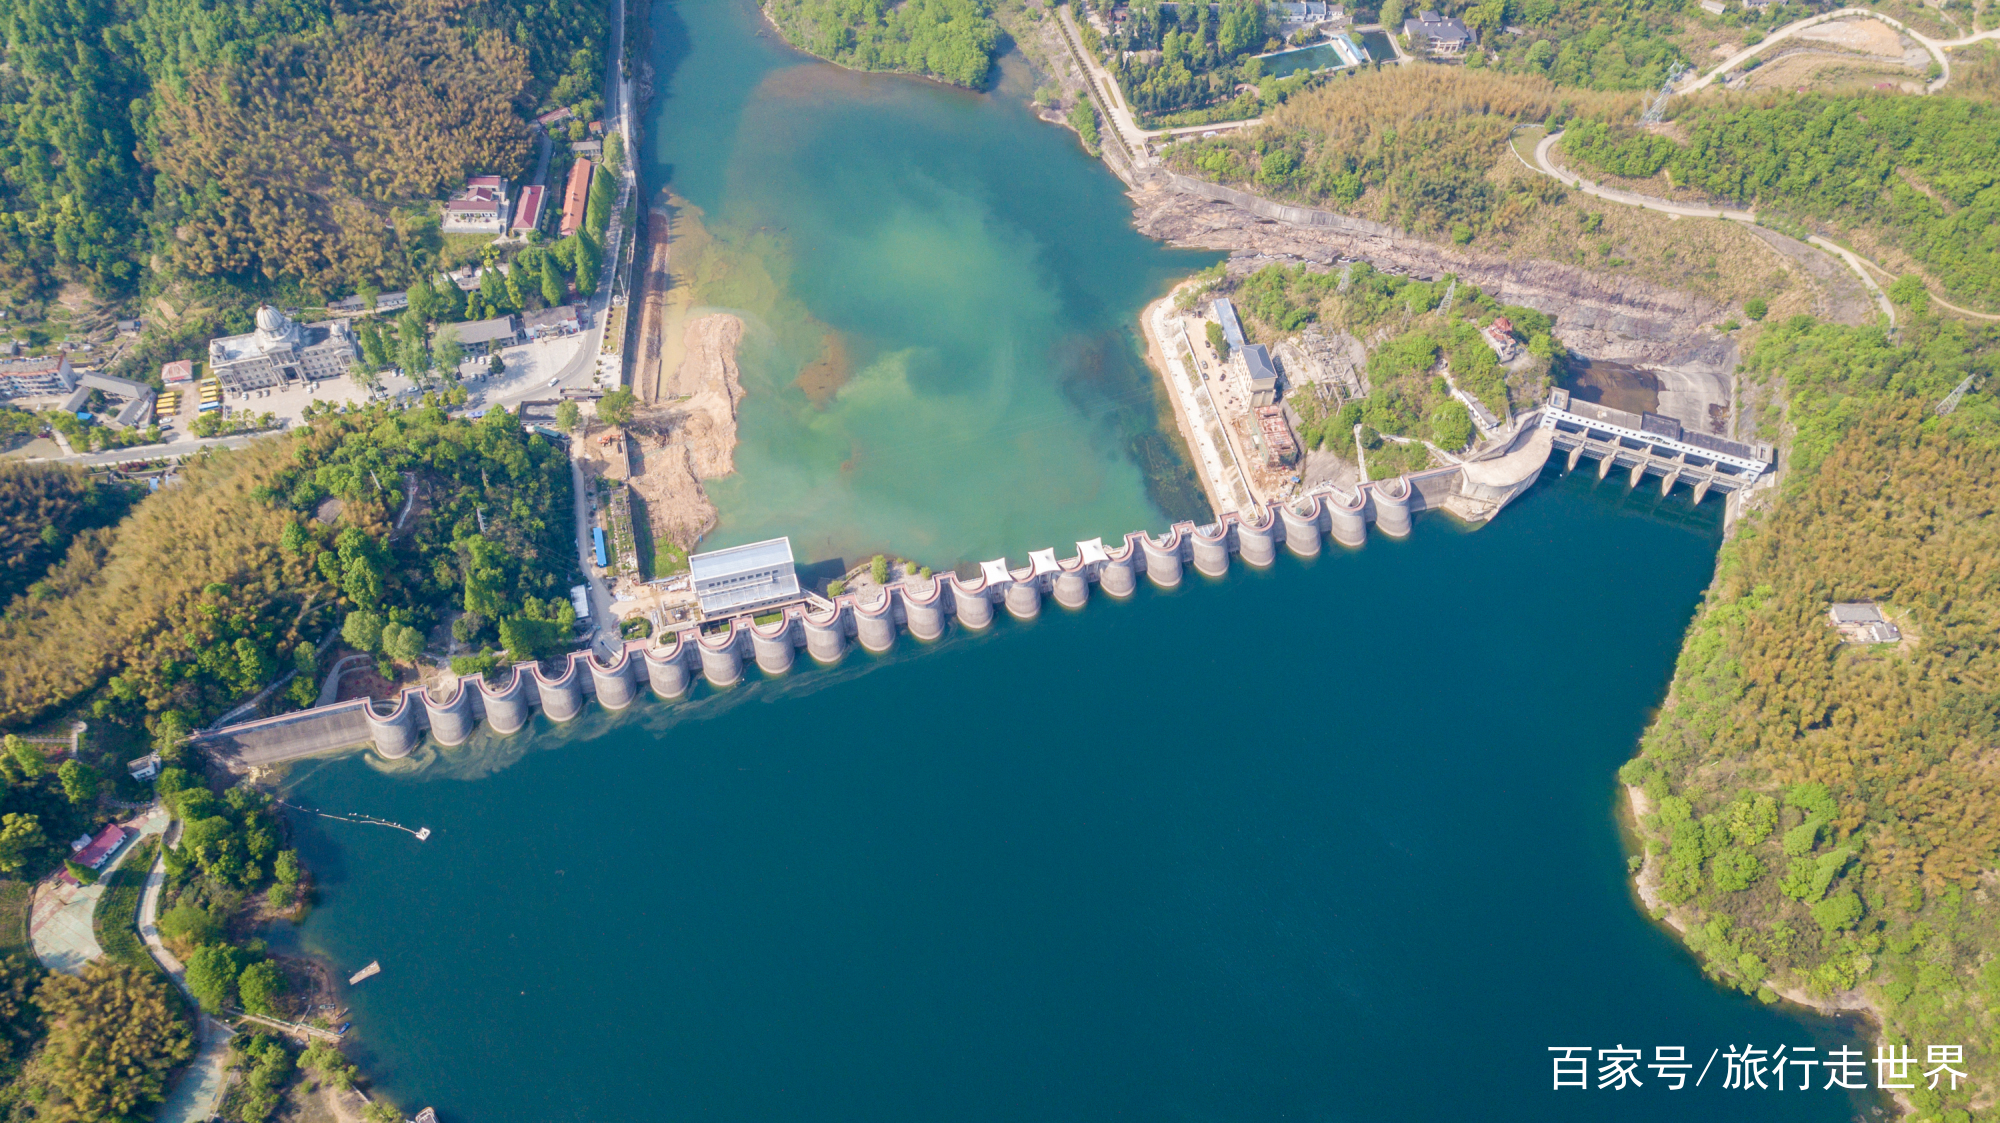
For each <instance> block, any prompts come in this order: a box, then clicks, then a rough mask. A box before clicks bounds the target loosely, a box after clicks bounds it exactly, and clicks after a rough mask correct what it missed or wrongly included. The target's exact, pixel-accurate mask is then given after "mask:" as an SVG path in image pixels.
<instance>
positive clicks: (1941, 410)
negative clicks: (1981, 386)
mask: <svg viewBox="0 0 2000 1123" xmlns="http://www.w3.org/2000/svg"><path fill="white" fill-rule="evenodd" d="M1977 377H1979V376H1978V375H1976V374H1968V375H1966V376H1965V379H1964V381H1962V382H1960V383H1959V384H1958V385H1957V387H1955V388H1954V389H1953V390H1952V392H1951V393H1949V394H1946V395H1945V396H1944V401H1941V402H1939V403H1938V404H1937V414H1938V416H1939V417H1949V416H1950V415H1951V411H1952V410H1955V409H1957V408H1958V403H1960V402H1962V401H1964V400H1965V392H1966V391H1967V390H1970V389H1972V380H1973V379H1975V378H1977Z"/></svg>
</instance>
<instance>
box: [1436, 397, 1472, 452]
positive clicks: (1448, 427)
mask: <svg viewBox="0 0 2000 1123" xmlns="http://www.w3.org/2000/svg"><path fill="white" fill-rule="evenodd" d="M1431 440H1432V441H1434V442H1436V443H1437V446H1438V447H1439V448H1442V449H1445V450H1447V451H1450V452H1457V451H1458V450H1459V449H1462V448H1464V447H1465V446H1466V445H1469V444H1471V443H1472V413H1471V412H1470V411H1469V410H1467V409H1466V408H1465V406H1464V404H1463V403H1461V402H1457V401H1447V402H1445V403H1443V404H1442V405H1440V406H1438V407H1437V409H1435V410H1433V411H1431Z"/></svg>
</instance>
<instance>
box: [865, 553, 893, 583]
mask: <svg viewBox="0 0 2000 1123" xmlns="http://www.w3.org/2000/svg"><path fill="white" fill-rule="evenodd" d="M868 576H870V577H872V578H874V579H875V583H876V584H877V585H884V584H887V583H888V581H889V559H888V558H886V557H883V556H882V555H881V554H876V555H875V556H874V557H873V558H871V559H870V560H869V562H868Z"/></svg>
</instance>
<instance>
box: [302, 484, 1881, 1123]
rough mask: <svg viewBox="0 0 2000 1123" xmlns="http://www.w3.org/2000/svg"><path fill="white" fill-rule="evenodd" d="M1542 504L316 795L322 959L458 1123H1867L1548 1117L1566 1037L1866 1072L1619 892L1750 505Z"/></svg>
mask: <svg viewBox="0 0 2000 1123" xmlns="http://www.w3.org/2000/svg"><path fill="white" fill-rule="evenodd" d="M1548 476H1549V477H1550V478H1548V479H1545V480H1544V482H1543V484H1542V485H1541V486H1539V487H1537V488H1536V489H1535V490H1533V491H1531V492H1529V493H1528V494H1527V495H1526V496H1525V497H1524V498H1522V499H1521V500H1520V501H1519V502H1517V503H1516V504H1515V505H1514V506H1513V507H1511V508H1510V509H1509V510H1508V511H1507V512H1506V513H1505V515H1504V516H1503V517H1502V518H1501V519H1500V520H1499V521H1498V522H1496V523H1494V524H1493V525H1492V526H1490V527H1488V528H1486V529H1483V530H1480V531H1478V532H1477V533H1471V534H1468V533H1464V532H1462V531H1460V530H1458V529H1456V528H1455V527H1454V525H1453V524H1451V523H1450V522H1448V521H1446V520H1444V519H1442V518H1436V517H1426V518H1423V519H1420V520H1419V523H1418V526H1417V530H1416V533H1415V534H1414V535H1413V536H1412V537H1411V538H1410V539H1409V540H1407V541H1404V542H1395V541H1388V540H1384V539H1382V538H1379V537H1378V538H1374V539H1371V540H1370V542H1369V543H1368V545H1367V546H1366V547H1365V548H1364V549H1363V550H1361V551H1359V552H1358V553H1352V554H1350V553H1332V554H1328V555H1325V556H1323V557H1321V558H1320V559H1318V560H1316V561H1314V562H1310V563H1301V562H1298V561H1295V560H1291V559H1289V558H1284V559H1281V560H1280V561H1279V563H1278V564H1277V565H1276V566H1274V567H1273V568H1272V569H1271V570H1270V571H1268V572H1252V571H1248V570H1245V569H1244V568H1242V567H1241V566H1238V567H1237V568H1236V569H1235V571H1233V572H1232V574H1231V575H1230V576H1229V577H1228V578H1227V579H1225V580H1223V581H1221V582H1219V583H1211V582H1206V581H1203V580H1201V579H1199V578H1196V577H1194V575H1193V571H1192V570H1191V569H1190V571H1189V576H1190V581H1189V583H1188V584H1187V585H1185V586H1184V587H1183V588H1182V589H1180V590H1179V591H1176V592H1173V593H1165V594H1162V593H1155V592H1150V591H1142V592H1141V594H1140V595H1139V596H1138V597H1136V598H1135V599H1134V600H1133V601H1132V602H1130V603H1123V604H1120V603H1112V602H1108V601H1106V600H1104V599H1103V598H1099V599H1098V600H1097V601H1095V602H1093V603H1092V604H1091V606H1090V607H1089V608H1088V609H1087V610H1085V611H1083V612H1081V613H1078V614H1070V613H1064V612H1061V611H1058V610H1056V609H1054V608H1053V606H1051V608H1050V610H1049V611H1048V612H1047V613H1046V614H1045V615H1044V616H1043V617H1042V618H1041V619H1040V620H1039V621H1037V622H1035V623H1032V624H1027V625H1021V624H1016V623H1012V622H1008V621H1006V620H1004V619H1003V620H1002V621H1001V622H999V623H998V624H996V625H995V627H994V628H993V629H992V630H991V631H990V632H988V633H986V634H980V635H962V634H958V633H952V634H951V635H950V636H949V638H947V639H946V640H945V641H943V642H940V643H938V644H935V645H931V646H922V645H918V644H916V643H914V642H912V641H909V640H908V639H907V638H905V639H904V640H902V641H901V642H900V643H899V646H898V647H897V648H896V650H895V651H893V652H892V653H891V654H889V655H888V656H886V657H882V658H875V657H870V656H868V655H866V654H864V653H861V652H855V653H853V654H851V655H850V656H849V657H848V659H847V661H846V662H845V663H844V664H843V665H842V666H840V667H839V668H838V669H835V670H831V671H827V670H802V671H801V672H800V673H798V674H795V675H793V676H791V677H789V678H786V679H783V680H778V681H767V682H755V683H752V684H750V685H748V686H747V687H744V688H738V689H735V690H732V691H729V692H726V693H723V694H715V693H712V692H707V691H704V692H703V694H702V696H700V697H699V698H697V699H696V700H694V701H692V702H690V703H687V704H682V705H678V706H666V705H663V704H660V703H657V702H654V701H652V700H650V699H648V700H643V701H641V702H640V703H638V704H637V705H636V706H635V707H634V709H633V710H631V711H628V712H627V714H626V715H624V716H622V717H606V716H604V715H601V714H597V713H594V712H593V714H592V716H590V717H589V718H587V719H584V720H582V721H580V722H579V723H578V724H576V725H574V726H572V727H568V728H563V729H551V728H549V727H548V726H547V725H546V723H542V724H540V725H538V726H537V727H535V728H534V730H533V731H532V732H530V733H526V734H523V735H521V736H518V737H515V738H511V739H506V740H498V741H490V742H486V743H483V744H478V745H473V746H468V747H466V748H463V749H456V750H451V751H449V752H446V753H445V754H443V755H442V756H437V755H433V754H429V753H426V754H423V757H424V759H422V760H421V761H419V762H418V763H417V764H416V765H415V766H413V767H409V768H407V769H403V770H399V771H397V772H395V773H387V772H383V771H378V770H377V768H376V767H375V766H372V765H370V764H369V763H367V762H366V761H364V760H363V759H361V758H358V757H349V758H345V759H341V760H336V761H332V762H328V763H324V764H319V765H314V766H308V767H306V768H302V769H301V770H300V771H299V772H298V773H296V774H295V776H294V777H293V785H292V786H293V787H294V789H295V793H296V795H295V798H297V799H299V800H300V801H302V802H306V803H309V804H312V805H317V806H325V807H330V808H335V809H340V810H358V811H364V812H366V813H368V814H372V815H379V816H382V817H384V818H388V819H392V820H395V821H398V822H403V823H408V824H411V825H418V824H421V825H426V826H429V827H430V828H432V830H433V831H435V832H436V833H435V834H434V835H433V836H432V837H431V839H430V840H429V841H427V842H422V843H419V842H417V841H415V840H414V839H412V838H411V837H410V836H409V835H407V834H404V833H401V832H399V831H393V830H386V829H382V828H371V827H363V826H356V825H351V824H346V823H338V822H328V821H326V820H323V819H299V820H297V821H296V822H295V823H294V827H295V829H296V832H297V835H298V840H299V845H300V846H301V848H302V849H303V851H304V852H305V856H306V858H307V860H308V862H309V864H310V865H311V867H312V868H313V869H314V870H315V871H317V872H318V873H319V875H320V877H321V890H320V892H321V904H320V906H319V908H318V909H317V910H315V911H314V913H313V914H312V916H311V918H310V920H309V921H308V922H307V924H306V926H305V928H304V929H303V930H302V932H301V933H299V934H298V936H297V941H298V942H300V943H302V944H303V945H304V946H306V947H308V948H310V949H313V950H316V951H319V952H321V953H323V954H325V955H327V956H328V957H329V958H330V959H331V960H332V962H333V963H334V964H335V965H336V966H337V968H338V969H339V970H340V971H343V972H344V971H348V970H352V969H354V968H357V967H360V966H361V965H363V964H365V963H367V962H368V961H370V960H375V959H379V960H380V961H381V963H382V967H383V971H382V974H381V975H380V976H378V977H376V978H374V979H371V980H369V981H367V982H365V983H363V984H362V985H361V986H359V987H357V988H355V990H354V991H353V992H352V998H353V1003H354V1019H355V1023H356V1025H357V1027H358V1032H357V1034H356V1037H357V1039H358V1042H357V1043H358V1044H359V1045H360V1046H361V1047H362V1050H363V1052H364V1053H366V1054H367V1061H368V1064H369V1066H370V1068H371V1071H374V1072H377V1073H380V1074H381V1075H382V1077H383V1079H384V1084H385V1086H386V1088H387V1089H388V1090H389V1091H390V1092H391V1093H392V1094H393V1095H394V1096H396V1097H397V1098H398V1099H399V1100H400V1101H401V1102H403V1103H404V1104H406V1105H409V1106H414V1105H415V1104H418V1103H435V1104H437V1105H439V1107H440V1108H441V1110H442V1111H443V1113H444V1115H443V1117H444V1118H445V1119H447V1120H448V1121H450V1123H464V1121H482V1123H483V1121H496V1123H501V1121H505V1123H513V1121H523V1120H655V1119H665V1120H680V1119H705V1120H714V1121H717V1123H771V1121H773V1120H788V1121H795V1123H834V1121H840V1123H935V1121H938V1120H954V1121H964V1123H989V1121H990V1123H1020V1121H1022V1120H1076V1121H1078V1123H1085V1121H1088V1123H1102V1121H1104V1120H1110V1119H1134V1120H1278V1119H1303V1120H1348V1119H1352V1120H1405V1119H1408V1120H1417V1119H1423V1120H1433V1119H1436V1120H1473V1119H1478V1120H1510V1121H1511V1120H1519V1121H1523V1123H1528V1121H1533V1123H1544V1121H1549V1120H1702V1121H1709V1120H1744V1121H1752V1120H1754V1121H1758V1123H1771V1121H1785V1120H1827V1121H1831V1120H1839V1119H1846V1118H1850V1117H1851V1116H1852V1115H1853V1114H1854V1113H1855V1112H1857V1111H1862V1110H1865V1109H1866V1108H1867V1107H1868V1106H1871V1105H1864V1104H1859V1103H1855V1102H1852V1101H1849V1100H1847V1099H1845V1098H1842V1096H1841V1094H1840V1093H1837V1092H1824V1091H1812V1092H1798V1091H1788V1092H1785V1093H1782V1094H1780V1093H1778V1092H1777V1091H1775V1090H1767V1091H1762V1092H1758V1091H1751V1092H1742V1091H1737V1090H1724V1089H1723V1088H1721V1087H1719V1086H1718V1085H1719V1081H1720V1080H1721V1079H1722V1077H1723V1071H1724V1062H1722V1061H1717V1062H1716V1068H1715V1071H1713V1072H1711V1073H1710V1074H1709V1076H1708V1077H1707V1078H1706V1080H1705V1082H1704V1084H1703V1086H1702V1087H1701V1088H1700V1089H1694V1088H1689V1089H1685V1090H1683V1091H1680V1092H1672V1091H1668V1090H1666V1089H1665V1088H1663V1087H1662V1086H1661V1085H1660V1084H1659V1082H1658V1081H1657V1080H1654V1079H1653V1078H1652V1076H1651V1073H1650V1072H1644V1071H1643V1070H1642V1074H1641V1075H1642V1076H1643V1077H1644V1078H1645V1079H1646V1084H1645V1086H1644V1087H1643V1088H1640V1089H1636V1090H1631V1089H1628V1090H1626V1091H1623V1092H1612V1091H1598V1090H1595V1089H1593V1090H1590V1091H1575V1090H1565V1091H1563V1092H1561V1093H1556V1092H1554V1091H1552V1090H1551V1089H1550V1083H1551V1080H1550V1065H1549V1060H1548V1053H1547V1052H1546V1050H1547V1048H1548V1047H1549V1046H1551V1045H1592V1046H1598V1047H1604V1048H1610V1047H1613V1046H1617V1045H1621V1044H1622V1045H1628V1046H1638V1047H1642V1048H1644V1049H1646V1050H1647V1051H1648V1054H1649V1057H1650V1053H1651V1050H1652V1049H1653V1048H1654V1047H1655V1046H1659V1045H1681V1046H1684V1047H1685V1048H1686V1049H1687V1052H1688V1054H1689V1055H1690V1056H1694V1057H1697V1058H1698V1059H1706V1058H1707V1057H1708V1056H1709V1053H1710V1050H1711V1049H1721V1048H1726V1047H1728V1046H1730V1045H1738V1046H1741V1045H1744V1044H1749V1043H1755V1044H1757V1045H1761V1046H1764V1047H1767V1048H1769V1047H1774V1046H1777V1045H1780V1044H1789V1045H1792V1046H1794V1047H1796V1046H1799V1045H1817V1046H1819V1047H1821V1048H1826V1047H1829V1046H1836V1045H1838V1044H1840V1043H1842V1042H1847V1041H1852V1040H1854V1039H1853V1038H1851V1037H1850V1036H1848V1034H1849V1032H1850V1030H1851V1027H1850V1026H1844V1025H1841V1024H1838V1023H1832V1022H1826V1021H1822V1020H1818V1019H1813V1020H1810V1021H1807V1020H1801V1019H1799V1018H1795V1017H1792V1016H1789V1015H1788V1014H1786V1013H1784V1012H1781V1011H1777V1010H1773V1009H1771V1008H1768V1007H1764V1006H1761V1005H1759V1004H1758V1003H1757V1002H1756V1001H1754V1000H1751V999H1747V998H1743V997H1741V996H1737V995H1733V994H1726V993H1723V992H1721V991H1719V990H1717V989H1716V988H1715V987H1713V986H1712V985H1711V984H1710V983H1709V982H1708V981H1706V980H1705V979H1704V978H1703V977H1702V975H1701V973H1700V971H1699V970H1698V968H1697V966H1696V965H1695V964H1694V963H1693V962H1692V961H1691V960H1690V958H1689V957H1688V956H1687V955H1686V954H1685V953H1684V952H1682V951H1681V950H1680V949H1679V947H1678V946H1677V945H1676V944H1675V943H1674V942H1673V941H1672V940H1671V939H1670V938H1669V936H1668V935H1667V934H1666V933H1663V932H1661V931H1660V930H1658V929H1657V928H1656V927H1655V926H1654V925H1653V924H1652V923H1650V922H1649V921H1648V920H1647V919H1646V918H1645V917H1644V915H1643V914H1642V913H1641V911H1640V910H1639V908H1638V907H1637V906H1636V905H1635V904H1634V902H1633V901H1632V900H1631V898H1630V896H1629V894H1628V890H1627V882H1626V871H1625V858H1624V852H1623V850H1622V848H1621V846H1620V843H1619V836H1618V830H1617V825H1616V823H1615V820H1614V816H1613V808H1614V804H1615V799H1616V792H1615V774H1616V771H1617V768H1618V766H1619V765H1620V764H1621V763H1622V762H1623V761H1624V760H1625V759H1626V758H1627V756H1628V755H1629V754H1630V752H1631V750H1632V746H1633V744H1634V741H1635V739H1636V738H1637V736H1638V735H1639V733H1640V730H1641V729H1642V728H1643V726H1644V724H1645V721H1646V716H1647V713H1648V710H1649V708H1650V707H1653V706H1655V705H1657V704H1658V703H1659V701H1660V698H1661V697H1662V694H1663V692H1664V690H1665V687H1666V682H1667V677H1668V674H1669V670H1670V668H1671V666H1672V663H1673V659H1674V653H1675V650H1676V647H1677V644H1678V642H1679V638H1680V634H1681V631H1682V629H1683V627H1684V626H1685V624H1686V622H1687V620H1688V618H1689V615H1690V613H1691V612H1692V610H1693V608H1694V605H1695V603H1696V601H1697V598H1698V597H1699V595H1700V591H1701V589H1702V588H1703V586H1704V585H1705V583H1706V582H1707V580H1708V576H1709V571H1710V567H1711V565H1712V563H1713V558H1714V550H1715V546H1716V542H1717V531H1716V525H1715V517H1716V515H1717V514H1718V511H1719V508H1718V507H1717V506H1715V505H1714V504H1711V505H1709V506H1708V507H1706V508H1703V509H1701V510H1700V511H1698V512H1690V510H1689V508H1687V506H1686V501H1685V499H1684V498H1679V497H1677V498H1675V499H1672V500H1668V501H1665V503H1664V504H1662V502H1661V501H1660V500H1659V499H1658V498H1657V496H1656V495H1654V494H1652V491H1651V489H1643V490H1641V491H1639V492H1637V493H1631V492H1627V491H1626V490H1625V488H1624V487H1623V486H1621V485H1620V483H1619V481H1617V480H1613V481H1609V482H1608V483H1603V484H1601V483H1599V482H1598V481H1597V480H1596V479H1595V474H1594V473H1592V472H1589V471H1585V472H1583V473H1580V474H1579V475H1576V476H1571V477H1567V478H1556V474H1555V473H1554V472H1553V471H1552V472H1550V473H1548Z"/></svg>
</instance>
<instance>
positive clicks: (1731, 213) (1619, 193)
mask: <svg viewBox="0 0 2000 1123" xmlns="http://www.w3.org/2000/svg"><path fill="white" fill-rule="evenodd" d="M1561 139H1562V133H1560V132H1554V133H1550V134H1549V135H1547V136H1545V137H1543V138H1542V139H1541V142H1540V143H1539V144H1537V145H1535V159H1534V161H1533V162H1532V163H1531V162H1529V161H1527V160H1525V159H1521V152H1520V149H1518V148H1515V147H1514V145H1513V144H1512V143H1509V144H1508V145H1507V147H1508V148H1509V149H1510V150H1512V151H1513V153H1514V158H1515V159H1517V160H1521V162H1522V163H1523V164H1526V165H1527V166H1528V167H1529V168H1531V169H1533V170H1534V171H1538V172H1540V173H1542V174H1543V175H1546V176H1552V177H1554V178H1555V179H1557V180H1560V181H1561V182H1563V183H1564V184H1567V185H1569V186H1571V187H1574V188H1576V189H1577V190H1578V191H1581V192H1583V193H1584V194H1586V195H1594V196H1596V197H1597V198H1599V199H1605V200H1608V201H1610V202H1613V203H1622V204H1624V205H1625V206H1628V207H1639V208H1642V209H1644V210H1649V211H1662V212H1664V213H1666V214H1677V215H1681V216H1683V217H1686V218H1722V219H1727V220H1729V221H1731V222H1741V223H1745V224H1746V225H1750V226H1755V225H1757V214H1756V212H1755V211H1741V210H1736V209H1734V208H1731V207H1697V206H1693V205H1691V204H1688V203H1675V202H1672V201H1670V200H1667V199H1657V198H1654V197H1653V196H1651V195H1641V194H1639V193H1637V192H1634V191H1624V190H1620V189H1619V188H1616V187H1604V186H1601V185H1599V184H1595V183H1591V182H1590V181H1589V180H1586V179H1583V178H1581V177H1580V176H1578V175H1576V174H1575V173H1573V172H1567V171H1564V170H1562V169H1561V168H1558V167H1556V165H1555V163H1554V161H1552V160H1551V159H1550V158H1549V150H1550V149H1551V148H1553V147H1555V143H1556V141H1558V140H1561ZM1806 240H1807V241H1809V242H1811V243H1812V244H1813V245H1815V246H1818V247H1819V248H1820V249H1823V250H1825V251H1826V252H1828V253H1830V254H1833V255H1834V256H1835V257H1838V258H1840V259H1841V260H1842V261H1844V262H1846V263H1847V267H1848V268H1849V269H1851V270H1853V271H1854V275H1855V276H1857V277H1860V278H1861V284H1862V285H1863V286H1864V287H1865V288H1867V290H1868V293H1869V295H1870V296H1872V297H1874V298H1875V303H1876V306H1877V307H1879V308H1881V309H1882V314H1883V315H1884V316H1887V317H1889V323H1890V325H1891V326H1894V324H1895V323H1896V306H1895V305H1893V304H1891V303H1889V294H1887V293H1885V292H1883V291H1882V286H1880V285H1878V284H1876V283H1875V278H1874V276H1873V275H1872V274H1870V273H1869V272H1868V268H1867V266H1866V265H1864V264H1863V259H1862V258H1861V257H1859V256H1858V255H1856V254H1855V253H1853V252H1852V251H1851V250H1848V249H1846V248H1845V247H1842V246H1838V245H1835V244H1834V243H1832V242H1829V241H1827V240H1826V239H1825V238H1822V237H1820V236H1819V235H1817V234H1813V235H1810V236H1809V237H1808V238H1807V239H1806ZM1884 272H1885V273H1886V270H1885V271H1884ZM1974 314H1975V315H1978V313H1974Z"/></svg>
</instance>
